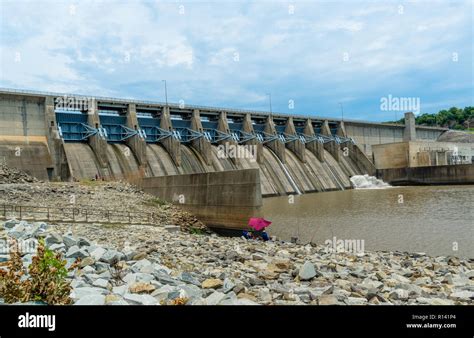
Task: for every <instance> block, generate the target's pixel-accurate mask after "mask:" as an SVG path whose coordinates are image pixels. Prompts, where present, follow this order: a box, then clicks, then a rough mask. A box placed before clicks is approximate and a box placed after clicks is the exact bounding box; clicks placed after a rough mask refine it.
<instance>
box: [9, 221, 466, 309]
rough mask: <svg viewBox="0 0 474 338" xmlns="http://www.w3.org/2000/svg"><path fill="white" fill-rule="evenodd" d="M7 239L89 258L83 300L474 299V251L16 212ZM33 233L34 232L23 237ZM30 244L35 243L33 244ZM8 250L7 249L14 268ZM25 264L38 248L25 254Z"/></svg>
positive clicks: (70, 257) (83, 267) (83, 270)
mask: <svg viewBox="0 0 474 338" xmlns="http://www.w3.org/2000/svg"><path fill="white" fill-rule="evenodd" d="M0 229H1V230H0V239H2V242H3V243H6V242H5V240H6V239H7V238H16V239H17V240H19V241H25V240H26V241H30V243H29V245H30V246H31V244H34V243H35V242H36V241H37V238H39V237H43V238H44V239H45V243H46V245H47V246H48V247H49V248H51V249H52V250H55V251H60V252H62V253H63V254H64V257H65V258H66V259H67V261H68V265H71V264H73V262H74V261H75V260H76V259H80V260H81V262H80V264H79V267H78V268H77V269H75V270H74V271H71V272H70V273H69V275H68V279H69V280H70V281H71V286H72V288H73V289H72V292H71V294H70V297H71V298H72V301H73V303H74V304H77V305H81V304H95V305H127V304H145V305H159V304H162V305H164V304H169V305H181V304H186V305H254V304H255V305H256V304H264V305H287V304H288V305H300V304H301V305H303V304H311V305H333V304H334V305H345V304H347V305H366V304H374V305H376V304H381V305H385V304H413V305H416V304H432V305H455V304H473V300H474V271H473V269H472V268H473V262H472V260H466V259H459V258H455V257H430V256H427V255H425V254H423V253H414V254H408V253H398V252H365V253H364V254H357V255H354V254H350V253H337V254H334V253H327V252H326V248H325V247H322V246H312V245H299V244H294V243H287V242H277V241H269V242H261V241H255V240H246V239H243V238H226V237H219V236H217V235H215V234H212V235H209V234H198V233H194V234H193V233H187V232H183V231H181V230H180V227H178V226H174V225H168V226H140V225H123V226H105V225H99V224H95V225H94V224H77V225H67V224H63V225H48V224H45V223H27V222H25V221H17V220H8V221H6V222H3V223H0ZM23 243H24V242H23ZM30 246H28V247H30ZM8 258H9V256H8V254H4V253H2V254H0V268H2V269H5V264H6V262H7V260H8ZM22 259H23V262H24V266H25V267H26V266H28V265H29V264H30V263H31V260H32V254H31V253H26V254H24V256H23V258H22Z"/></svg>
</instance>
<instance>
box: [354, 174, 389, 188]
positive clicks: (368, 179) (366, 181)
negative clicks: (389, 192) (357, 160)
mask: <svg viewBox="0 0 474 338" xmlns="http://www.w3.org/2000/svg"><path fill="white" fill-rule="evenodd" d="M351 183H352V186H353V187H354V189H383V188H389V187H391V185H390V184H388V183H386V182H384V181H382V180H379V179H378V178H377V177H375V176H369V175H367V174H365V175H354V176H352V177H351Z"/></svg>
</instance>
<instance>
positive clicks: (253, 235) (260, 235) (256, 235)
mask: <svg viewBox="0 0 474 338" xmlns="http://www.w3.org/2000/svg"><path fill="white" fill-rule="evenodd" d="M242 235H243V236H244V237H245V238H246V239H256V240H262V241H264V242H266V241H268V240H270V237H269V236H268V234H267V233H266V232H265V230H260V231H257V230H253V231H245V230H244V231H243V232H242Z"/></svg>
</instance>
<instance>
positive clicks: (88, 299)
mask: <svg viewBox="0 0 474 338" xmlns="http://www.w3.org/2000/svg"><path fill="white" fill-rule="evenodd" d="M104 304H105V296H103V295H100V294H89V295H85V296H84V297H81V298H79V300H78V301H77V302H75V303H74V305H104Z"/></svg>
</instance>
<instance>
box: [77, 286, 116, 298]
mask: <svg viewBox="0 0 474 338" xmlns="http://www.w3.org/2000/svg"><path fill="white" fill-rule="evenodd" d="M107 293H108V291H107V290H106V289H102V288H96V287H80V288H75V289H73V290H72V292H71V295H70V297H71V298H72V299H80V298H82V297H84V296H86V295H90V294H99V295H105V294H107Z"/></svg>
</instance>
